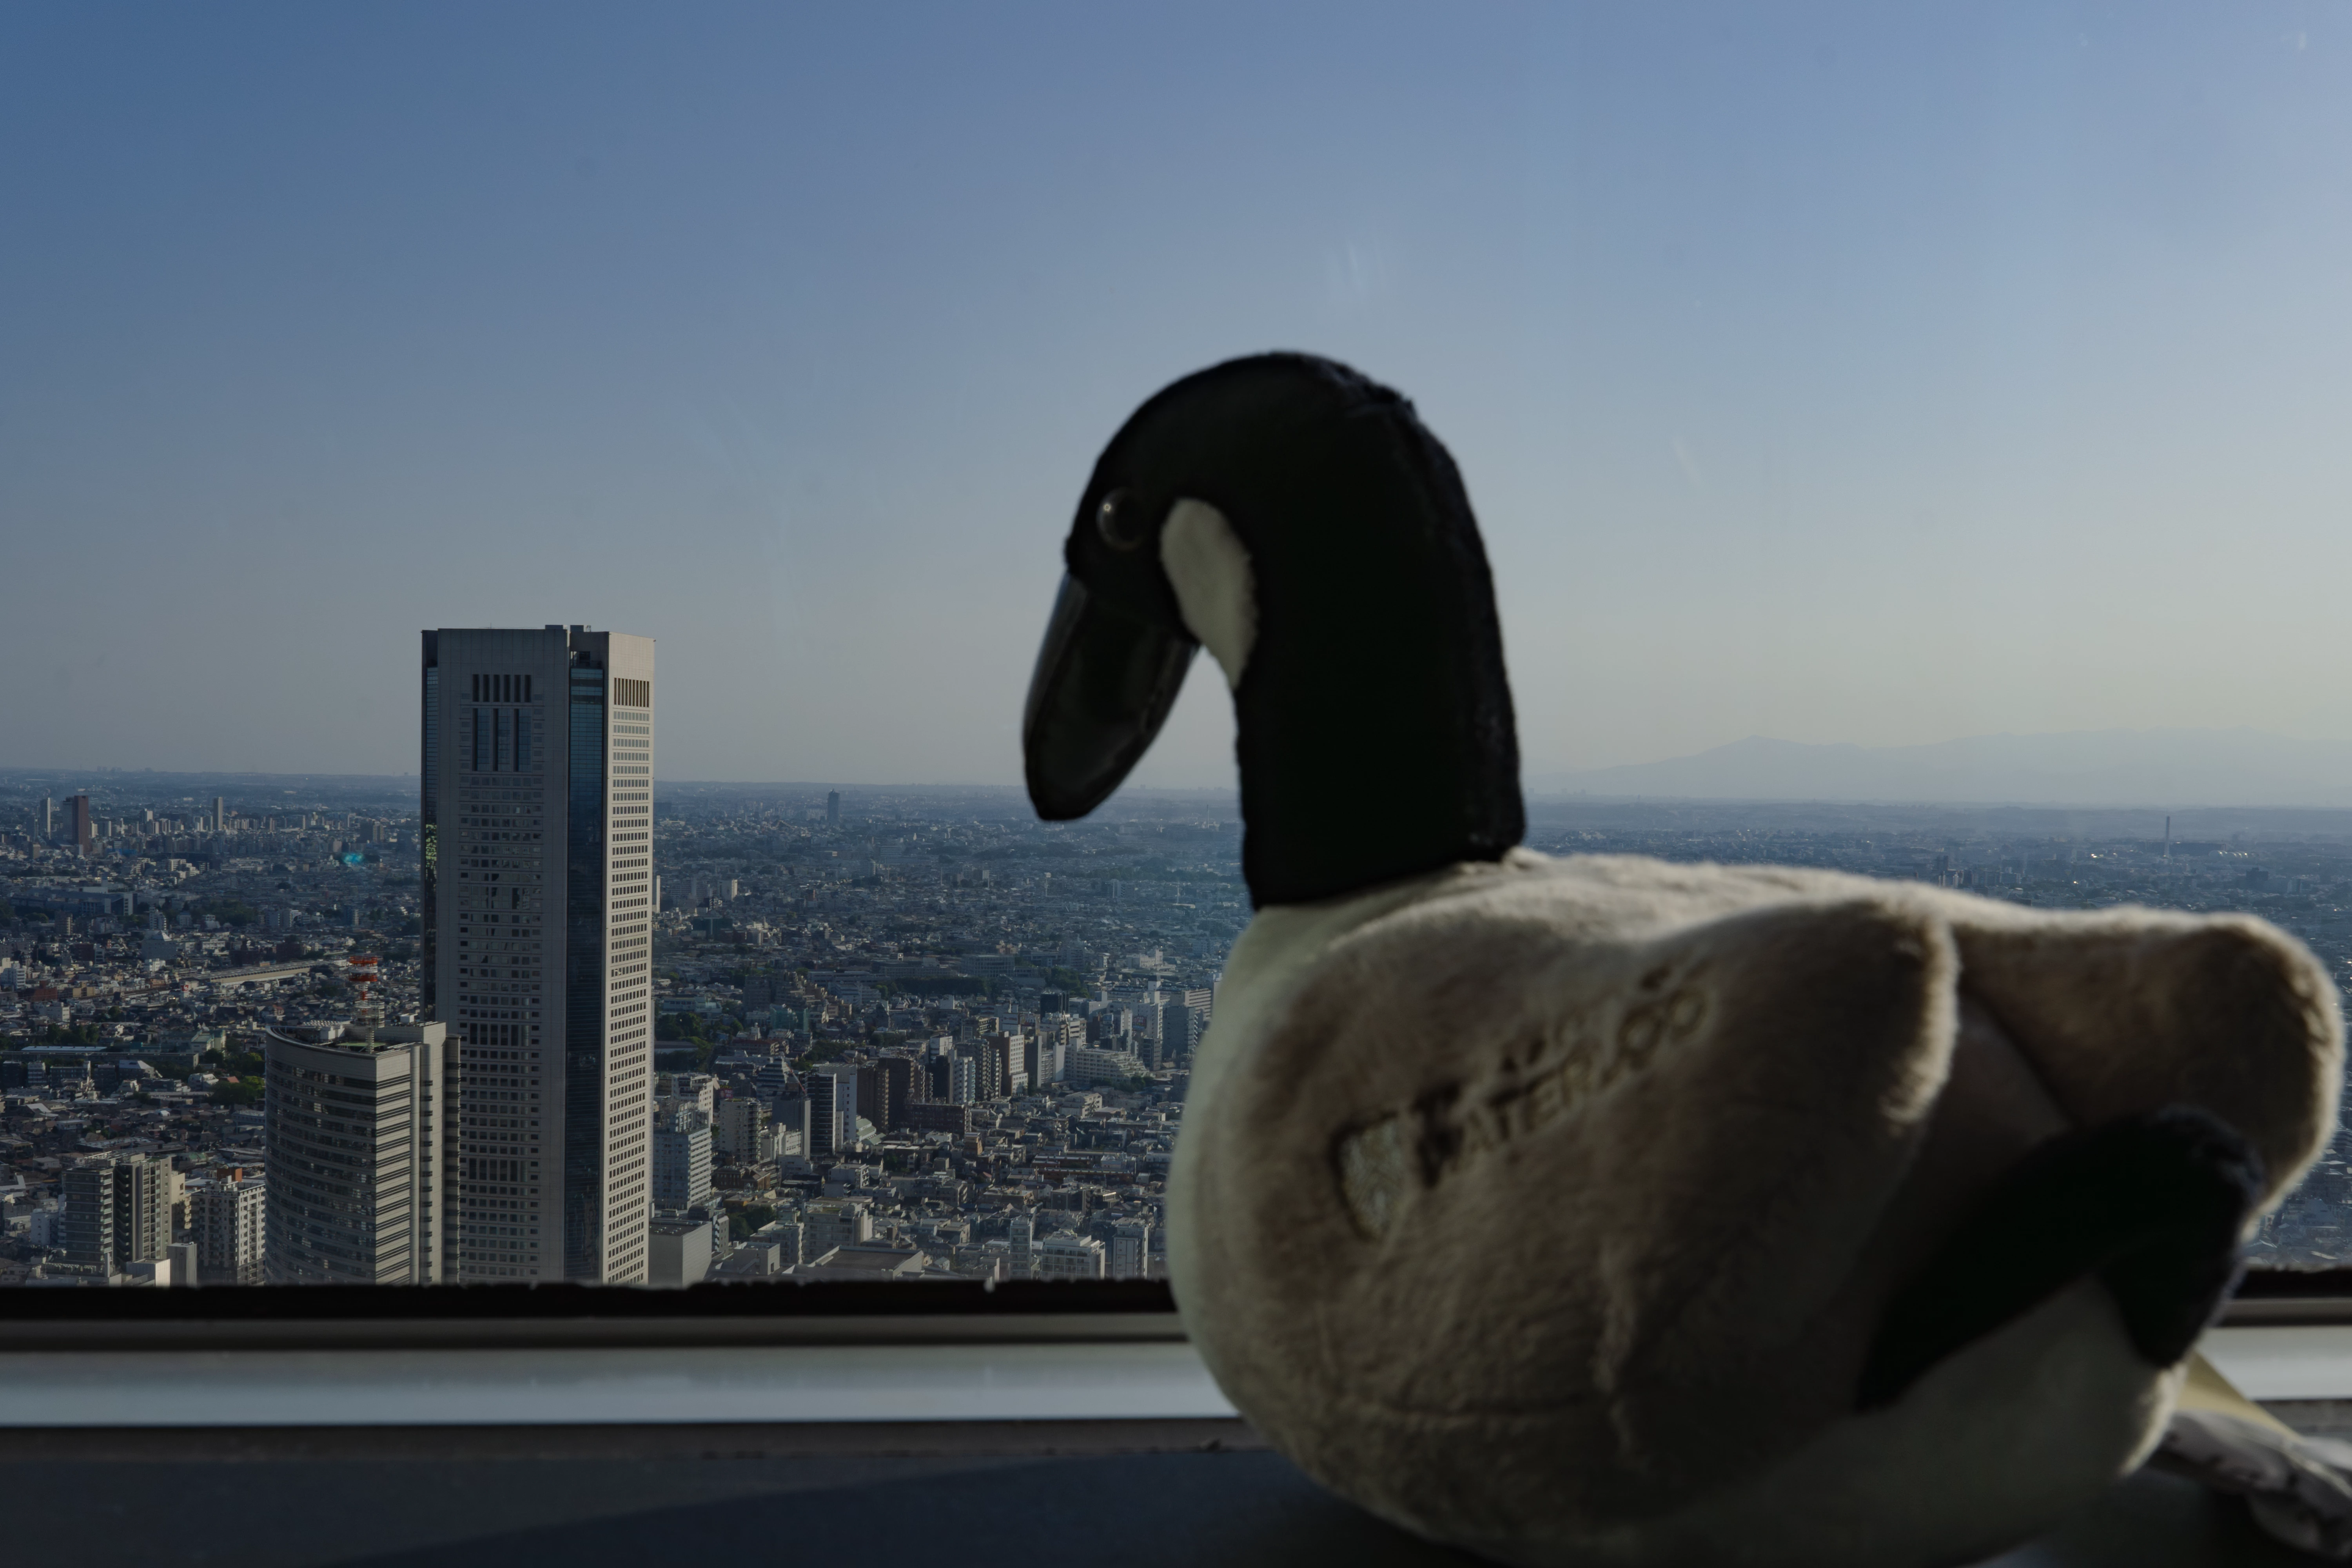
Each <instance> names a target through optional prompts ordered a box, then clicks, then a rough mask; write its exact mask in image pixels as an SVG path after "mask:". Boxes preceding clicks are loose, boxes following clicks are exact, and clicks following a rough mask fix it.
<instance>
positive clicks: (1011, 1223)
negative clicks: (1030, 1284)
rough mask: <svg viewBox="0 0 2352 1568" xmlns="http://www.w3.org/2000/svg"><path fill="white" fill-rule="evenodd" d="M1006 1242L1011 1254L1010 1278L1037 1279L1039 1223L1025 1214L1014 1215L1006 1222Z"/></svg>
mask: <svg viewBox="0 0 2352 1568" xmlns="http://www.w3.org/2000/svg"><path fill="white" fill-rule="evenodd" d="M1004 1241H1005V1246H1006V1247H1007V1249H1008V1251H1009V1252H1010V1253H1011V1261H1010V1264H1009V1268H1010V1275H1009V1277H1010V1278H1012V1279H1035V1278H1036V1277H1037V1222H1036V1221H1035V1220H1034V1219H1033V1218H1031V1217H1030V1216H1029V1215H1025V1214H1024V1215H1013V1217H1012V1218H1011V1219H1009V1220H1007V1221H1006V1222H1005V1225H1004Z"/></svg>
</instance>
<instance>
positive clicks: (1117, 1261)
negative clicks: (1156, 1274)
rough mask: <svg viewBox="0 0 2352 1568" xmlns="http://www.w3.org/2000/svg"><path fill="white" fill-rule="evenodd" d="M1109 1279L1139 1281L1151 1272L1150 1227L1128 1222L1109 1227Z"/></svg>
mask: <svg viewBox="0 0 2352 1568" xmlns="http://www.w3.org/2000/svg"><path fill="white" fill-rule="evenodd" d="M1109 1267H1110V1277H1111V1278H1112V1279H1144V1278H1146V1277H1147V1276H1148V1275H1150V1272H1151V1225H1150V1221H1148V1220H1129V1221H1123V1222H1121V1223H1120V1224H1118V1225H1115V1226H1111V1232H1110V1265H1109Z"/></svg>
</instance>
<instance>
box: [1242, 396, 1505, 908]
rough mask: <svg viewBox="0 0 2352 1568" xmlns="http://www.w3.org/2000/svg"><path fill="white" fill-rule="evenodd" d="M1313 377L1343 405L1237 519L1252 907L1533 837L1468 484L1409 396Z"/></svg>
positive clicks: (1246, 864) (1279, 462)
mask: <svg viewBox="0 0 2352 1568" xmlns="http://www.w3.org/2000/svg"><path fill="white" fill-rule="evenodd" d="M1313 369H1314V371H1315V372H1317V373H1319V374H1316V376H1315V380H1316V381H1317V382H1319V383H1322V384H1325V385H1326V386H1328V393H1326V394H1325V395H1327V396H1328V397H1329V398H1330V399H1331V401H1332V402H1333V403H1334V404H1336V405H1337V406H1336V407H1335V408H1333V409H1332V410H1331V411H1330V412H1329V413H1328V414H1327V415H1326V416H1324V417H1322V418H1320V419H1315V420H1310V421H1307V422H1304V423H1303V425H1302V426H1301V427H1299V428H1298V429H1297V430H1296V431H1295V432H1294V433H1293V434H1292V437H1291V442H1290V444H1289V445H1290V450H1289V452H1288V454H1287V456H1286V457H1285V456H1283V455H1281V454H1268V455H1267V458H1268V459H1270V460H1262V462H1261V465H1259V468H1260V471H1258V472H1255V473H1253V474H1252V475H1251V476H1250V478H1251V479H1252V480H1253V481H1254V482H1252V483H1250V484H1249V485H1247V486H1246V487H1245V489H1246V490H1247V492H1248V493H1247V494H1246V495H1244V493H1243V490H1244V487H1237V488H1236V490H1235V493H1234V497H1233V500H1234V506H1235V507H1237V508H1239V509H1240V512H1239V514H1238V515H1236V514H1235V513H1234V512H1233V511H1228V514H1227V515H1228V517H1229V519H1230V521H1232V522H1233V524H1234V530H1235V531H1236V532H1237V533H1238V534H1239V535H1240V537H1241V539H1242V541H1243V542H1244V545H1245V547H1246V548H1248V550H1249V552H1250V556H1251V563H1252V566H1253V569H1254V571H1253V574H1254V576H1255V584H1256V599H1257V606H1258V632H1257V640H1256V646H1255V648H1254V650H1253V651H1252V653H1251V657H1250V660H1249V664H1248V667H1247V668H1246V669H1245V671H1244V675H1243V678H1242V682H1241V686H1240V688H1239V689H1237V690H1236V691H1235V693H1234V710H1235V716H1236V718H1237V720H1238V722H1239V738H1238V741H1237V742H1236V744H1237V749H1238V753H1239V758H1240V763H1241V779H1242V816H1243V821H1244V844H1243V870H1244V874H1245V875H1246V876H1247V878H1248V879H1249V885H1250V890H1251V893H1252V895H1253V896H1254V897H1255V900H1256V901H1257V902H1258V903H1259V904H1260V905H1265V904H1289V903H1304V902H1308V901H1311V900H1318V899H1328V898H1332V897H1336V896H1339V895H1342V894H1346V893H1352V892H1356V891H1360V890H1361V889H1366V888H1370V887H1373V886H1376V885H1378V884H1380V883H1382V882H1389V881H1394V880H1396V879H1400V878H1404V877H1411V876H1415V875H1418V874H1421V873H1423V872H1428V871H1434V870H1438V869H1440V868H1444V867H1445V866H1449V865H1452V864H1454V863H1455V862H1457V861H1463V860H1493V859H1497V858H1501V856H1502V855H1503V854H1504V852H1505V851H1507V850H1508V849H1509V848H1510V847H1512V846H1514V845H1516V844H1517V843H1518V842H1519V840H1520V838H1521V837H1522V836H1523V835H1524V834H1525V832H1526V829H1527V819H1526V812H1525V808H1524V806H1523V805H1522V803H1521V799H1520V795H1519V753H1518V739H1517V731H1516V728H1515V725H1514V722H1513V718H1512V712H1511V692H1510V683H1509V680H1508V678H1507V675H1506V674H1505V671H1504V668H1503V642H1502V633H1501V628H1500V626H1499V625H1498V623H1497V621H1496V614H1495V592H1494V584H1493V579H1492V577H1491V575H1490V574H1489V572H1488V570H1487V565H1486V549H1485V546H1484V545H1483V543H1482V542H1481V541H1480V539H1479V534H1478V525H1477V522H1476V520H1475V518H1474V517H1473V516H1472V513H1471V510H1470V501H1469V497H1468V496H1467V495H1466V494H1465V491H1464V489H1463V484H1462V479H1461V475H1460V474H1459V472H1458V471H1457V470H1456V469H1455V468H1454V459H1453V458H1452V457H1451V456H1449V455H1448V454H1447V452H1446V450H1445V448H1444V447H1443V446H1442V445H1441V444H1440V443H1439V442H1438V440H1437V437H1435V436H1433V435H1432V434H1431V433H1430V431H1429V430H1428V428H1427V427H1426V426H1423V424H1422V422H1421V420H1420V419H1419V418H1418V417H1417V416H1415V415H1414V413H1413V409H1412V405H1411V404H1409V403H1407V402H1406V401H1405V400H1404V399H1403V398H1402V397H1400V396H1399V395H1396V394H1395V393H1393V392H1391V391H1389V390H1388V389H1387V388H1385V387H1381V386H1379V385H1376V384H1372V383H1370V382H1369V381H1366V380H1364V379H1363V378H1361V377H1360V376H1357V375H1355V374H1353V373H1352V372H1349V371H1345V370H1343V369H1341V368H1340V367H1339V366H1336V365H1328V364H1324V363H1321V362H1314V363H1313ZM1203 499H1208V500H1214V498H1213V497H1207V498H1203Z"/></svg>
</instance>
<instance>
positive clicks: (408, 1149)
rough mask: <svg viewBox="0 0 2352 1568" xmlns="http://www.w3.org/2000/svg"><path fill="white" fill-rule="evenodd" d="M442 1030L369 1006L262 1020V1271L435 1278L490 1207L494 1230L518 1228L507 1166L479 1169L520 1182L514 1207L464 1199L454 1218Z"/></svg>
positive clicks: (333, 1281) (469, 1242) (419, 1281)
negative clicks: (398, 1021)
mask: <svg viewBox="0 0 2352 1568" xmlns="http://www.w3.org/2000/svg"><path fill="white" fill-rule="evenodd" d="M362 1009H363V1011H364V1004H363V1005H362ZM447 1034H448V1031H447V1028H446V1026H444V1025H441V1024H404V1025H389V1026H377V1025H374V1024H372V1023H369V1022H366V1021H364V1020H363V1021H362V1023H361V1024H360V1025H359V1026H357V1027H356V1028H347V1027H346V1026H344V1025H343V1024H341V1023H340V1022H329V1023H317V1024H310V1025H300V1026H288V1027H286V1028H279V1029H269V1030H267V1031H265V1032H264V1034H263V1036H262V1057H263V1059H264V1062H265V1064H266V1072H267V1075H268V1076H267V1078H266V1079H265V1080H264V1081H265V1092H264V1095H263V1100H262V1106H263V1113H264V1115H263V1128H264V1131H263V1151H264V1154H265V1157H266V1166H265V1168H266V1169H267V1171H268V1185H269V1200H268V1209H267V1213H266V1216H265V1217H266V1220H267V1228H266V1234H267V1237H268V1241H267V1244H266V1247H265V1250H264V1257H263V1271H264V1273H265V1275H266V1276H267V1278H268V1280H269V1282H270V1283H271V1284H276V1285H337V1284H340V1285H432V1284H438V1283H440V1282H441V1281H443V1280H445V1279H451V1278H452V1277H453V1276H454V1275H455V1274H457V1271H458V1267H459V1265H460V1264H461V1262H462V1260H463V1259H464V1257H465V1255H466V1253H467V1252H468V1251H470V1250H473V1248H474V1247H475V1244H476V1240H477V1238H478V1237H480V1236H482V1235H483V1234H484V1232H485V1231H486V1229H487V1228H488V1224H489V1223H490V1222H492V1221H493V1219H495V1221H496V1222H497V1223H498V1227H499V1230H500V1231H502V1232H504V1231H515V1232H520V1230H521V1228H522V1226H523V1213H522V1212H521V1211H522V1210H523V1204H522V1201H521V1195H522V1186H521V1184H520V1181H519V1180H518V1179H517V1178H519V1176H520V1173H518V1172H515V1171H513V1170H508V1171H504V1172H491V1173H485V1174H493V1175H499V1176H503V1177H505V1178H507V1179H509V1181H511V1182H513V1183H514V1184H512V1185H509V1186H508V1187H506V1188H505V1189H504V1190H505V1191H508V1192H511V1193H513V1194H515V1197H514V1200H512V1209H511V1211H506V1210H502V1211H500V1212H499V1213H498V1214H497V1215H495V1216H494V1215H490V1214H488V1213H483V1214H476V1213H474V1212H472V1210H471V1209H470V1207H469V1208H468V1210H467V1212H466V1213H465V1214H464V1215H463V1216H462V1223H453V1219H455V1218H456V1216H453V1215H452V1213H451V1210H450V1204H449V1189H450V1187H451V1186H452V1185H454V1183H452V1182H451V1181H450V1180H449V1179H448V1178H449V1175H450V1173H449V1172H448V1171H447V1170H446V1164H445V1161H446V1148H447V1142H448V1139H447V1133H448V1124H449V1120H450V1116H451V1112H452V1109H453V1106H454V1104H455V1102H456V1101H457V1093H456V1092H455V1091H456V1090H457V1079H456V1075H454V1074H453V1073H452V1072H451V1071H450V1070H449V1063H448V1045H447ZM468 1190H469V1192H470V1190H471V1189H468ZM530 1223H531V1224H532V1225H533V1226H536V1224H537V1222H536V1220H533V1221H531V1222H530Z"/></svg>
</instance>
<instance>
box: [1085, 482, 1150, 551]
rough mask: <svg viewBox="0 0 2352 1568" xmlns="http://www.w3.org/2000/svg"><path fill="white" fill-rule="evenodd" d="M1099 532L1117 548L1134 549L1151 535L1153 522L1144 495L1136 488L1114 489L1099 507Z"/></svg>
mask: <svg viewBox="0 0 2352 1568" xmlns="http://www.w3.org/2000/svg"><path fill="white" fill-rule="evenodd" d="M1095 531H1096V532H1097V533H1099V534H1101V535H1102V541H1103V542H1104V543H1105V544H1108V545H1109V546H1110V547H1111V548H1112V549H1113V550H1134V549H1138V548H1139V547H1140V546H1141V545H1142V543H1143V542H1144V541H1145V540H1147V539H1149V538H1150V537H1151V521H1150V517H1149V515H1148V514H1147V513H1146V512H1145V510H1144V505H1143V498H1142V497H1140V496H1139V495H1137V494H1136V493H1135V492H1134V491H1133V490H1113V491H1111V492H1110V494H1108V495H1107V496H1105V497H1103V499H1102V504H1101V505H1100V506H1098V507H1097V508H1095Z"/></svg>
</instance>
